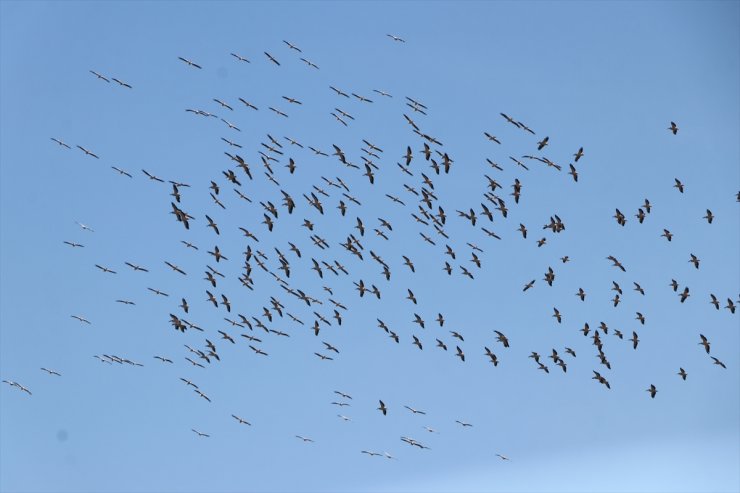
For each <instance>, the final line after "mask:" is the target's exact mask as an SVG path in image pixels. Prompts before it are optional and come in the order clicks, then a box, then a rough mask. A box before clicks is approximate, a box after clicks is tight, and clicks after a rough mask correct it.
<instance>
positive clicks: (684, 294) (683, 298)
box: [678, 286, 691, 303]
mask: <svg viewBox="0 0 740 493" xmlns="http://www.w3.org/2000/svg"><path fill="white" fill-rule="evenodd" d="M678 296H679V297H680V298H681V303H683V302H684V301H686V298H688V297H689V296H691V295H690V294H689V287H688V286H686V287H685V288H683V292H682V293H679V294H678Z"/></svg>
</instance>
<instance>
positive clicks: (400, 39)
mask: <svg viewBox="0 0 740 493" xmlns="http://www.w3.org/2000/svg"><path fill="white" fill-rule="evenodd" d="M386 36H388V37H389V38H391V39H392V40H393V41H399V42H401V43H405V42H406V40H404V39H402V38H399V37H398V36H394V35H393V34H386Z"/></svg>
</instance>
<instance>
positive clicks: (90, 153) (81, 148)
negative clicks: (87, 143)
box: [77, 145, 100, 159]
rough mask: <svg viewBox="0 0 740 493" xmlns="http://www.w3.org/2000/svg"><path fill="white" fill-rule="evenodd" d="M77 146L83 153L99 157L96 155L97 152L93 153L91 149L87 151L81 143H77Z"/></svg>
mask: <svg viewBox="0 0 740 493" xmlns="http://www.w3.org/2000/svg"><path fill="white" fill-rule="evenodd" d="M77 148H78V149H80V150H81V151H82V152H84V153H85V155H87V156H92V157H94V158H95V159H100V158H99V157H98V155H97V154H95V153H94V152H92V151H89V150H87V149H85V148H84V147H82V146H81V145H78V146H77Z"/></svg>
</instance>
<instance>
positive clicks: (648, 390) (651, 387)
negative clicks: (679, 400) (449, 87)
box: [645, 384, 658, 399]
mask: <svg viewBox="0 0 740 493" xmlns="http://www.w3.org/2000/svg"><path fill="white" fill-rule="evenodd" d="M645 392H650V397H651V398H652V399H655V394H657V393H658V389H656V388H655V385H653V384H650V388H648V389H645Z"/></svg>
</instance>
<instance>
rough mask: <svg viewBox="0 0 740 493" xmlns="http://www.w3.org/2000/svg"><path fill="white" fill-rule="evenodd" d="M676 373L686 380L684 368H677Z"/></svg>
mask: <svg viewBox="0 0 740 493" xmlns="http://www.w3.org/2000/svg"><path fill="white" fill-rule="evenodd" d="M676 375H678V376H680V377H681V378H682V379H684V380H686V377H687V376H688V373H686V370H684V369H683V368H679V369H678V373H677V374H676Z"/></svg>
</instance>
